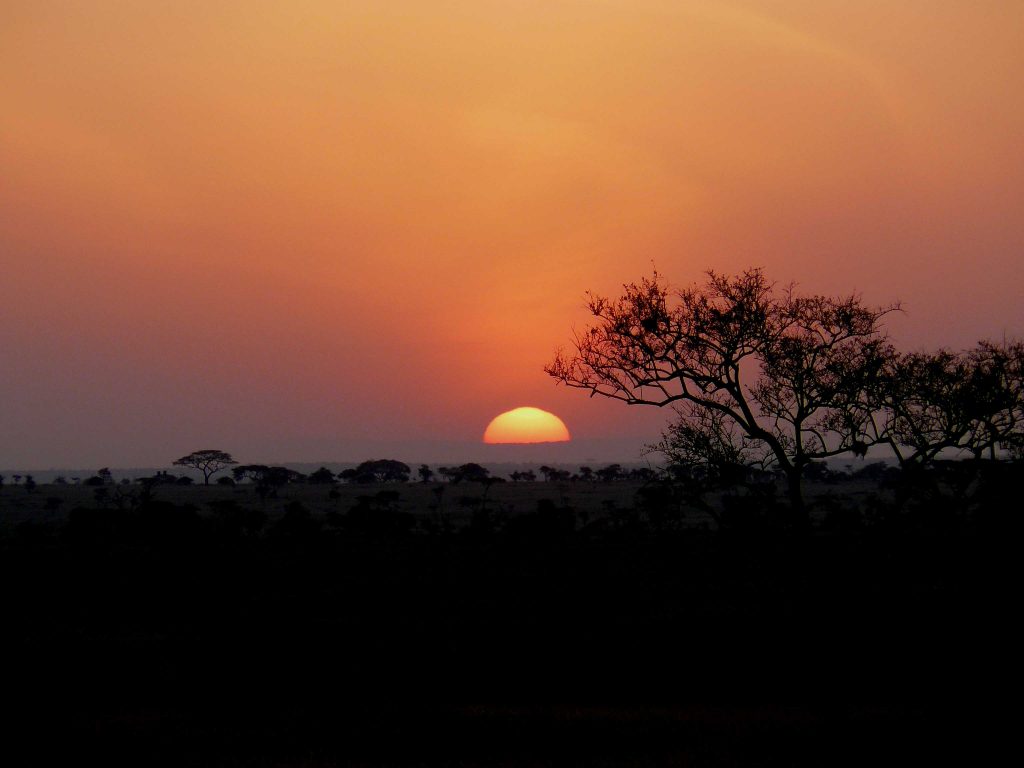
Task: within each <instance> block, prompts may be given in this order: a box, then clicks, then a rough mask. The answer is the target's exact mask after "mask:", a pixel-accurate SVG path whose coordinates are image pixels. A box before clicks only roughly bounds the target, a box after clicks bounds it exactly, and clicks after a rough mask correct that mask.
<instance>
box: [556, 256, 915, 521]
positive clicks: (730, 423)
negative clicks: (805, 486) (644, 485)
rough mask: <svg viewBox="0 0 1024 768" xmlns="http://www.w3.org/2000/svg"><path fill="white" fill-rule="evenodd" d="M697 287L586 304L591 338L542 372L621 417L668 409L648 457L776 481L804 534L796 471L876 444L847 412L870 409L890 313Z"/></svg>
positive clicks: (723, 285) (847, 300) (730, 279)
mask: <svg viewBox="0 0 1024 768" xmlns="http://www.w3.org/2000/svg"><path fill="white" fill-rule="evenodd" d="M707 275H708V277H707V280H706V281H705V283H704V284H703V285H700V286H693V287H691V288H686V289H682V290H674V289H671V288H669V287H668V286H667V285H666V284H665V282H664V281H663V280H662V279H661V277H660V276H659V275H658V274H657V273H656V272H655V273H654V275H653V277H651V278H645V279H643V280H641V281H640V282H639V283H634V284H630V285H626V286H624V293H623V295H622V296H621V297H620V298H618V299H608V298H604V297H600V296H594V295H589V296H588V299H589V301H588V308H589V309H590V312H591V314H593V316H594V318H595V322H594V325H593V326H592V327H591V328H589V329H588V330H587V331H585V332H584V333H581V334H577V335H576V338H575V350H574V351H573V352H571V353H568V354H566V353H562V352H560V353H559V354H558V355H557V356H556V357H555V359H554V361H552V362H551V363H550V364H549V365H548V366H546V368H545V371H546V372H547V373H548V374H549V375H551V376H552V377H554V378H555V379H556V380H557V381H559V382H560V383H562V384H565V385H567V386H570V387H577V388H580V389H584V390H587V391H589V392H590V394H591V395H601V396H603V397H608V398H612V399H615V400H621V401H623V402H625V403H627V404H629V405H655V406H665V405H675V406H676V421H675V423H674V424H673V426H672V427H670V429H669V431H668V432H666V434H665V435H664V436H663V440H662V442H661V444H660V445H659V446H657V448H658V449H660V450H661V451H662V452H664V453H665V454H666V455H667V456H668V457H669V458H670V459H671V460H673V461H676V462H682V463H688V464H695V463H698V464H699V463H703V464H705V465H713V464H715V462H718V461H722V462H725V463H733V462H736V463H743V464H762V465H771V466H775V467H777V468H778V469H780V470H781V471H782V472H783V473H784V474H785V476H786V478H787V481H788V486H789V498H790V502H791V505H792V509H793V512H794V518H795V520H796V521H797V522H799V523H805V522H806V519H807V518H806V511H805V508H804V503H803V493H802V486H801V477H802V474H803V470H804V469H805V467H807V466H808V465H809V464H810V463H811V462H812V461H815V460H819V459H823V458H826V457H828V456H834V455H837V454H840V453H844V452H847V451H853V452H855V453H858V454H861V455H863V452H865V451H866V450H867V446H868V445H869V444H871V443H872V442H879V440H877V439H874V440H873V439H872V438H871V436H870V435H869V434H868V431H867V429H866V426H865V425H864V424H863V423H862V419H861V417H860V410H859V409H860V408H861V407H862V404H864V403H874V402H876V401H877V399H878V394H877V393H876V392H874V389H875V388H877V387H878V386H879V384H878V382H879V380H880V378H881V376H880V371H881V369H882V368H883V366H884V364H885V362H886V360H888V359H889V358H890V357H891V355H892V354H893V350H892V348H891V347H890V345H889V344H888V343H887V341H886V339H885V336H884V334H883V333H882V331H881V327H880V321H881V319H882V318H883V317H884V316H885V315H886V314H888V313H889V312H892V311H893V310H895V309H897V308H898V307H897V305H892V306H888V307H869V306H865V305H864V303H863V302H862V301H861V299H860V297H858V296H855V295H853V296H848V297H841V298H833V297H828V296H813V295H812V296H800V295H798V294H797V293H796V292H795V291H794V289H793V288H792V287H788V288H782V289H777V288H776V287H775V286H774V285H773V284H772V283H770V282H769V281H768V280H767V279H766V278H765V277H764V275H763V274H762V272H761V270H760V269H749V270H746V271H745V272H742V273H741V274H739V275H737V276H727V275H719V274H717V273H715V272H708V273H707Z"/></svg>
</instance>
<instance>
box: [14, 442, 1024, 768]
mask: <svg viewBox="0 0 1024 768" xmlns="http://www.w3.org/2000/svg"><path fill="white" fill-rule="evenodd" d="M566 475H569V477H566ZM815 475H816V477H815V478H814V479H812V480H810V481H809V482H808V486H807V490H806V494H807V498H808V501H809V508H810V509H811V525H810V527H809V528H803V529H801V530H794V529H793V528H792V527H791V526H790V525H788V523H787V520H786V516H785V504H784V502H783V501H782V500H781V499H780V498H779V496H781V495H783V491H782V490H781V486H779V487H778V488H777V487H776V486H777V484H778V480H777V479H776V478H773V477H772V476H770V475H753V474H746V475H744V476H742V477H737V478H733V479H732V480H731V481H730V482H728V483H718V484H717V485H716V486H715V488H713V489H709V488H708V487H707V486H706V485H702V484H697V485H694V484H693V483H690V482H686V481H684V480H683V479H680V478H674V479H670V478H668V477H666V476H665V475H664V474H663V473H661V474H659V473H650V472H647V473H641V474H640V476H637V475H636V473H634V475H633V477H630V475H629V473H627V472H625V471H623V472H621V473H618V474H617V476H615V478H614V479H609V480H597V479H594V478H593V477H591V478H590V479H580V477H579V474H578V473H569V472H568V471H566V472H565V474H564V475H559V474H558V473H557V471H555V472H554V474H553V475H552V477H553V478H555V479H552V480H550V481H547V482H545V481H540V480H533V481H530V480H527V481H519V482H511V481H496V480H494V478H493V477H492V478H488V479H487V480H486V481H484V480H483V479H481V480H480V481H477V482H473V481H470V480H463V481H461V482H444V483H442V482H434V481H433V480H431V481H429V482H413V481H408V482H390V483H380V482H376V483H375V482H364V483H358V482H355V481H353V482H349V483H339V482H336V481H334V482H320V483H314V482H310V481H309V478H302V477H300V476H298V475H293V476H292V477H291V478H290V479H291V482H282V483H280V484H279V485H276V486H275V487H274V488H272V489H268V488H267V487H266V486H260V485H259V484H258V483H254V482H240V483H238V484H235V485H230V484H228V483H226V482H225V483H224V484H216V483H213V484H211V485H209V486H205V485H201V484H192V485H179V484H176V483H174V482H169V481H166V480H163V481H161V482H158V483H154V484H148V483H143V484H140V483H138V482H130V483H123V484H121V483H113V482H108V483H103V484H100V483H97V482H95V481H93V484H90V485H86V484H85V483H80V484H59V485H55V484H39V485H37V486H35V487H34V488H31V489H26V488H25V487H24V485H20V486H19V485H13V484H11V482H10V480H9V481H8V482H7V484H6V485H4V486H3V487H2V489H0V510H2V512H0V552H2V558H0V568H2V578H3V581H4V583H5V584H6V585H7V589H6V592H7V596H6V599H5V603H6V605H5V611H4V613H5V617H6V625H7V629H6V631H5V632H4V637H3V641H2V643H3V653H4V658H5V659H6V660H7V665H6V666H7V683H6V685H5V688H6V690H7V696H6V699H7V704H8V705H9V708H10V710H11V712H10V714H9V715H8V716H7V723H8V724H9V725H13V726H14V728H13V732H14V733H16V734H17V739H16V740H12V741H9V742H8V744H14V743H18V744H19V745H20V746H27V747H28V748H29V749H27V750H24V754H26V755H28V756H29V758H28V762H29V763H32V762H33V761H34V762H35V763H36V764H47V763H49V762H50V761H51V760H52V759H53V758H54V756H55V755H56V754H57V753H61V754H67V753H69V752H70V753H75V754H90V755H93V754H94V755H96V756H98V757H101V758H102V759H104V760H106V761H107V762H108V763H119V762H120V763H126V764H127V763H133V764H147V765H159V764H164V765H275V766H277V765H303V766H321V765H323V766H327V765H426V764H430V765H453V766H454V765H509V766H513V765H514V766H518V765H524V766H527V765H528V766H534V765H555V764H578V765H840V764H849V765H853V764H864V763H865V762H873V763H893V762H903V761H906V762H909V763H918V762H919V761H921V760H929V759H933V758H934V759H937V758H938V757H939V756H944V757H948V756H950V755H953V756H959V757H961V758H963V759H970V758H976V757H978V756H980V755H983V754H985V752H986V750H988V749H990V748H991V745H992V744H993V743H994V742H993V739H994V737H995V736H996V734H997V733H998V732H999V730H1000V725H999V723H1000V722H1001V718H1000V716H999V709H998V707H997V706H996V702H997V701H998V698H997V692H998V690H999V689H1000V687H1001V685H1002V683H1001V680H1002V679H1003V678H1004V677H1005V676H1006V675H1007V674H1008V673H1007V671H1006V670H1005V669H1003V668H1002V664H1001V662H999V661H998V660H999V659H1002V658H1006V656H1004V654H1003V653H1002V650H1004V649H1003V646H1004V645H1005V643H1007V642H1008V640H1007V638H1008V637H1009V634H1008V626H1009V623H1010V622H1009V619H1010V613H1011V612H1012V608H1011V606H1012V605H1013V603H1012V601H1010V600H1009V595H1008V585H1009V584H1011V583H1012V579H1011V572H1012V570H1013V565H1012V563H1013V562H1014V554H1013V550H1014V545H1013V542H1014V541H1017V540H1019V539H1018V537H1019V522H1018V521H1017V519H1016V517H1015V515H1014V514H1013V513H1012V509H1013V506H1014V502H1013V499H1014V498H1016V493H1017V490H1016V489H1017V487H1018V484H1017V481H1016V476H1015V465H1011V464H1004V463H1002V462H983V463H982V464H981V465H980V466H979V465H978V464H974V463H970V462H960V463H955V464H948V465H941V466H939V467H938V468H936V469H934V470H932V471H931V472H930V473H929V474H928V476H927V477H917V478H908V477H907V476H905V475H901V473H900V472H899V471H898V470H896V469H894V468H891V467H886V466H885V465H882V464H867V463H865V462H859V463H857V464H856V465H852V466H851V467H849V468H847V469H846V470H829V469H827V468H824V467H819V468H818V471H817V472H816V473H815ZM573 478H574V479H573Z"/></svg>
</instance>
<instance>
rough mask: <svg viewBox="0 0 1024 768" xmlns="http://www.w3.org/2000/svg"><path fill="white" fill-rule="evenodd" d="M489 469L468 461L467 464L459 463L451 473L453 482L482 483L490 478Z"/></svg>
mask: <svg viewBox="0 0 1024 768" xmlns="http://www.w3.org/2000/svg"><path fill="white" fill-rule="evenodd" d="M490 474H491V472H490V470H489V469H487V468H485V467H482V466H480V465H479V464H476V463H474V462H470V463H468V464H460V465H459V466H458V467H456V468H455V473H454V474H453V475H452V482H453V483H461V482H468V483H483V482H486V481H488V480H490V479H491V478H490Z"/></svg>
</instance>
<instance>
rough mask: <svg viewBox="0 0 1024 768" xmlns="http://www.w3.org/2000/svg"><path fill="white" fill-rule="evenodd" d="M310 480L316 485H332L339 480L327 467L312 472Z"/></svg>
mask: <svg viewBox="0 0 1024 768" xmlns="http://www.w3.org/2000/svg"><path fill="white" fill-rule="evenodd" d="M309 482H310V483H312V484H314V485H332V484H334V483H336V482H338V480H337V478H335V477H334V473H333V472H331V470H329V469H328V468H327V467H320V469H318V470H316V471H315V472H311V473H310V475H309Z"/></svg>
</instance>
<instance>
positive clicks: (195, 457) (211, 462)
mask: <svg viewBox="0 0 1024 768" xmlns="http://www.w3.org/2000/svg"><path fill="white" fill-rule="evenodd" d="M237 463H238V462H237V461H235V460H234V459H233V458H232V457H231V454H230V453H226V452H224V451H218V450H215V449H212V448H208V449H204V450H201V451H193V452H192V453H190V454H188V455H187V456H182V457H181V458H180V459H178V460H176V461H175V462H174V466H176V467H190V468H192V469H198V470H199V471H200V472H202V473H203V483H204V484H205V485H209V484H210V476H211V475H214V474H216V473H217V472H220V471H221V470H222V469H225V468H227V467H229V466H231V465H232V464H237Z"/></svg>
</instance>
